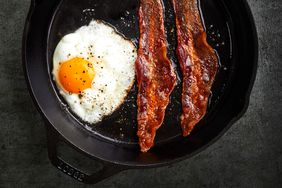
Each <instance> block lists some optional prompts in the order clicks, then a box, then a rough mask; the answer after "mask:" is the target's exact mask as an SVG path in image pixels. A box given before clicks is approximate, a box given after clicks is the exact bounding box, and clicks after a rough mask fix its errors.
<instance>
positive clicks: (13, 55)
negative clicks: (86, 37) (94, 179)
mask: <svg viewBox="0 0 282 188" xmlns="http://www.w3.org/2000/svg"><path fill="white" fill-rule="evenodd" d="M248 2H249V4H250V6H251V9H252V11H253V15H254V18H255V22H256V26H257V31H258V38H259V63H258V64H259V66H258V74H257V78H256V81H255V85H254V89H253V92H252V95H251V100H250V105H249V108H248V110H247V112H246V114H245V115H244V116H243V118H241V119H240V120H239V121H238V122H237V123H235V124H234V125H233V126H232V127H231V128H230V129H229V130H228V131H227V132H226V134H224V136H223V137H221V138H220V139H219V140H218V141H217V142H216V143H215V144H213V145H212V146H211V147H209V148H208V149H206V150H205V151H203V152H201V153H200V154H198V155H196V156H194V157H192V158H190V159H187V160H185V161H182V162H179V163H177V164H174V165H171V166H168V167H162V168H157V169H149V170H129V171H124V172H122V173H120V174H118V175H116V176H114V177H112V178H110V179H108V180H105V181H103V182H101V183H98V184H97V185H95V186H92V187H279V186H278V185H280V187H281V186H282V124H281V122H280V120H281V119H282V64H281V62H282V14H281V12H282V1H281V0H248ZM29 3H30V2H29V0H20V1H18V0H10V1H8V0H0V7H1V11H0V62H1V65H0V88H1V89H0V96H1V97H0V128H1V129H0V187H9V186H18V187H33V186H34V187H84V186H85V185H83V184H81V183H78V182H76V181H74V180H72V179H71V178H69V177H67V176H66V175H64V174H62V173H61V172H59V171H58V170H57V169H56V168H54V167H53V166H52V165H51V164H50V162H49V160H48V158H47V149H46V136H45V128H44V125H43V123H42V121H41V118H40V116H39V114H38V113H37V111H36V109H35V108H34V106H33V104H32V101H31V99H30V96H29V94H28V91H27V88H26V84H25V79H24V76H23V71H22V66H21V37H22V31H23V26H24V21H25V17H26V15H27V12H28V8H29ZM280 118H281V119H280Z"/></svg>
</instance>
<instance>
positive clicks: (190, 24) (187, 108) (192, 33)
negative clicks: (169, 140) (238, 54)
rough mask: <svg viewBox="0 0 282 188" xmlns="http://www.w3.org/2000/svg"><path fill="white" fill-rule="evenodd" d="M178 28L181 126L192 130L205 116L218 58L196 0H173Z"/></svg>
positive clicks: (187, 130)
mask: <svg viewBox="0 0 282 188" xmlns="http://www.w3.org/2000/svg"><path fill="white" fill-rule="evenodd" d="M172 2H173V6H174V12H175V17H176V28H177V40H178V46H177V57H178V61H179V63H180V66H181V71H182V76H183V86H182V87H183V89H182V110H183V112H182V115H181V118H180V119H181V127H182V131H183V136H187V135H189V134H190V133H191V131H192V130H193V128H194V127H195V125H196V124H197V123H198V122H199V121H200V120H201V119H202V118H203V117H204V115H205V113H206V109H207V103H208V98H209V95H210V90H211V86H212V84H213V81H214V78H215V75H216V72H217V69H218V58H217V55H216V53H215V51H214V49H213V48H212V47H211V46H210V45H209V44H208V43H207V41H206V37H207V35H206V32H205V30H204V27H203V23H202V20H201V16H200V13H199V8H198V3H197V0H172Z"/></svg>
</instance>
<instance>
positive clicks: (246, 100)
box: [22, 0, 258, 169]
mask: <svg viewBox="0 0 282 188" xmlns="http://www.w3.org/2000/svg"><path fill="white" fill-rule="evenodd" d="M61 2H63V0H62V1H60V3H61ZM60 3H59V4H60ZM241 3H243V6H244V8H245V11H246V13H247V16H248V17H247V19H248V21H249V22H250V24H251V25H250V27H249V31H250V34H251V35H252V43H253V44H252V45H253V46H254V49H253V50H252V53H253V54H252V56H253V57H252V60H253V61H252V72H251V76H250V80H249V86H248V88H247V90H246V91H245V92H244V93H245V95H244V96H242V98H244V99H243V104H244V105H243V106H242V109H241V110H240V111H239V112H238V113H237V114H236V115H235V116H234V117H233V118H232V119H231V120H230V121H229V123H227V124H226V126H225V127H224V128H223V129H222V130H221V131H220V132H219V133H218V134H217V136H215V137H214V138H212V139H211V140H210V141H209V142H208V143H206V144H204V145H203V146H201V147H200V148H199V149H196V150H195V151H193V152H191V153H189V154H186V155H183V156H181V157H177V158H174V159H170V160H167V161H164V162H160V163H150V164H143V163H142V164H136V163H132V162H130V163H124V162H113V161H111V160H106V159H103V158H100V157H97V156H93V155H91V154H90V153H89V152H87V151H84V150H82V149H81V148H79V147H77V146H76V145H75V144H73V143H71V142H70V141H69V140H68V139H67V138H66V137H65V136H64V135H63V134H61V133H60V132H59V131H58V130H57V129H56V126H54V125H52V124H51V123H49V121H48V118H47V117H46V115H45V113H44V112H43V110H42V109H41V107H40V105H39V103H38V100H37V98H36V96H35V94H34V90H33V87H32V85H31V81H30V77H29V74H28V68H27V53H26V51H27V39H28V37H29V29H30V21H31V18H32V15H33V12H34V10H35V8H36V6H35V4H36V2H35V0H32V1H31V4H30V9H29V13H28V16H27V18H26V22H25V26H24V32H23V38H22V66H23V70H24V76H25V80H26V83H27V87H28V90H29V93H30V96H31V98H32V100H33V103H34V105H35V107H36V108H37V110H38V111H39V113H40V114H41V116H42V117H43V119H44V120H45V121H46V122H48V124H51V126H52V128H54V129H55V130H56V131H57V132H58V134H59V135H60V136H61V137H62V138H64V140H65V141H67V142H68V143H70V145H71V146H72V147H74V148H76V149H78V150H79V151H81V152H83V153H85V154H87V155H88V156H90V157H92V158H94V159H96V160H99V161H101V162H107V163H111V164H117V165H120V166H123V167H125V169H127V168H152V167H160V166H165V165H169V164H172V163H175V162H178V161H181V160H184V159H187V158H190V157H192V156H194V155H196V154H198V153H200V152H201V151H203V150H205V149H206V148H207V147H209V146H210V145H212V144H213V143H215V142H216V141H217V140H218V139H219V138H220V137H221V136H223V134H225V133H226V131H227V130H228V129H229V128H230V127H231V126H232V125H233V124H234V123H235V122H236V121H237V120H239V119H240V118H241V117H242V116H243V114H244V113H245V112H246V110H247V108H248V106H249V101H250V95H251V91H252V88H253V85H254V82H255V78H256V73H257V67H258V37H257V31H256V27H255V21H254V17H253V15H252V13H251V9H250V7H249V5H248V3H247V1H246V0H242V1H241ZM46 126H50V125H46Z"/></svg>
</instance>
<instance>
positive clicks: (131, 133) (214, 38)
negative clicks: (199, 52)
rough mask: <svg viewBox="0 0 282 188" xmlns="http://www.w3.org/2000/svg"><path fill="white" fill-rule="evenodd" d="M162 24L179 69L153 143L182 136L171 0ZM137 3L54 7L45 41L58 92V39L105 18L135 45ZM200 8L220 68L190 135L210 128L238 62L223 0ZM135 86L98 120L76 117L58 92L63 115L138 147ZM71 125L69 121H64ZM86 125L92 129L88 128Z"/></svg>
mask: <svg viewBox="0 0 282 188" xmlns="http://www.w3.org/2000/svg"><path fill="white" fill-rule="evenodd" d="M164 6H165V26H166V31H167V36H168V43H169V49H168V53H169V57H170V58H171V60H172V61H173V63H174V67H175V70H176V72H177V74H178V78H179V79H178V84H177V86H176V88H175V89H174V91H173V93H172V95H171V100H170V104H169V106H168V108H167V111H166V116H165V120H164V123H163V125H162V127H161V128H160V129H159V130H158V132H157V136H156V139H155V141H156V146H158V145H163V144H165V143H168V142H171V141H173V140H178V139H182V136H181V129H180V125H179V116H180V114H181V102H180V98H181V73H180V70H179V64H178V61H177V59H176V55H175V48H176V36H175V21H174V14H173V9H172V5H171V1H169V0H164ZM138 7H139V2H138V1H137V0H81V1H77V0H63V1H62V2H61V3H60V4H59V6H58V7H57V9H56V11H55V13H54V15H53V19H52V21H51V23H50V28H49V34H48V46H47V63H48V67H49V76H50V80H51V82H52V84H53V88H54V90H55V91H56V92H57V93H58V90H57V88H56V85H55V83H54V82H53V81H52V80H53V79H52V78H51V74H50V71H51V70H52V59H53V52H54V49H55V47H56V45H57V44H58V42H59V40H60V39H61V38H62V37H63V36H64V35H66V34H68V33H71V32H74V31H75V30H77V29H78V28H79V27H81V26H83V25H87V24H89V22H90V21H91V20H92V19H98V20H103V21H105V22H106V23H109V24H110V25H112V26H113V27H115V28H116V30H117V32H119V33H121V34H122V35H124V36H125V37H126V38H128V39H131V40H132V41H133V42H134V43H135V45H136V46H138V38H139V29H138ZM200 10H201V12H202V17H203V22H204V25H205V27H206V31H207V34H208V42H209V43H210V44H211V45H212V46H213V48H214V49H215V50H216V52H217V53H218V56H219V59H220V62H219V63H220V68H219V71H218V74H217V76H216V80H215V83H214V85H213V88H212V94H211V96H210V100H209V107H208V110H207V114H206V116H205V118H204V119H203V120H202V121H201V122H200V123H199V125H198V126H197V127H196V129H195V130H194V131H193V133H192V135H193V134H197V132H199V131H201V130H203V129H207V128H211V126H213V125H212V124H209V123H208V122H210V120H212V119H213V117H214V115H215V114H216V109H218V108H219V106H220V105H221V103H222V102H223V101H224V99H225V98H226V97H227V96H228V95H229V93H230V87H229V86H230V85H231V83H232V79H233V74H234V72H235V70H236V63H234V59H233V34H232V33H233V25H232V20H231V17H230V15H229V13H228V11H227V10H226V8H225V5H224V4H223V2H222V1H220V0H218V1H211V0H201V1H200ZM136 95H137V88H136V85H134V86H133V88H132V90H131V91H130V93H129V95H128V97H127V99H126V101H125V102H124V104H123V105H122V106H121V107H120V108H119V109H117V110H116V111H115V112H114V113H113V114H112V115H111V116H108V117H106V118H105V119H104V120H103V121H102V122H101V123H99V124H96V125H89V124H87V123H85V122H83V121H81V120H80V119H79V118H78V117H76V116H75V115H74V114H73V113H72V112H71V110H70V109H69V108H68V107H67V105H66V103H65V101H64V100H63V98H62V97H60V95H59V94H58V95H57V96H58V102H60V103H62V105H61V106H62V109H63V110H64V112H65V115H66V116H72V118H75V119H76V120H77V121H78V122H79V123H80V125H81V129H85V128H86V127H88V128H87V130H88V132H89V134H90V135H91V136H95V137H97V138H99V139H102V140H105V141H107V142H111V143H114V144H118V145H124V146H125V147H138V139H137V136H136V131H137V122H136V116H137V108H136ZM66 126H73V125H66ZM89 128H90V129H89Z"/></svg>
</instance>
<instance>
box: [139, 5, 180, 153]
mask: <svg viewBox="0 0 282 188" xmlns="http://www.w3.org/2000/svg"><path fill="white" fill-rule="evenodd" d="M139 29H140V39H139V49H138V57H137V60H136V64H135V66H136V74H137V83H138V96H137V105H138V115H137V121H138V132H137V135H138V137H139V144H140V147H141V151H142V152H146V151H148V150H149V149H150V148H151V147H152V146H153V144H154V138H155V135H156V131H157V129H158V128H159V127H160V126H161V124H162V122H163V119H164V115H165V109H166V107H167V105H168V103H169V96H170V93H171V92H172V90H173V88H174V86H175V83H176V75H175V72H174V70H173V67H172V64H171V61H170V60H169V58H168V57H167V40H166V35H165V31H164V15H163V4H162V2H161V1H160V0H140V8H139Z"/></svg>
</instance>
